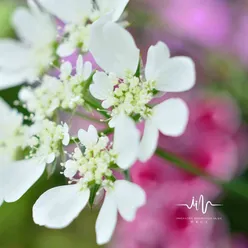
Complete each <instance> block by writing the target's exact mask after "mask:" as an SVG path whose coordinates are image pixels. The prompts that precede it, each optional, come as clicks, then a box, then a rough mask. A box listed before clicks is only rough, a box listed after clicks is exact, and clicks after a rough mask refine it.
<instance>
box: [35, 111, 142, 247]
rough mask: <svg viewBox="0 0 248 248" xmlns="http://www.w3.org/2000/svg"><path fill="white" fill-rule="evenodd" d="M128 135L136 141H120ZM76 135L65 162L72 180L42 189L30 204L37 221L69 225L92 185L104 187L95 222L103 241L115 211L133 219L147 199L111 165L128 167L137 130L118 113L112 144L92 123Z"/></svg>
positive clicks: (54, 225) (135, 147) (134, 151)
mask: <svg viewBox="0 0 248 248" xmlns="http://www.w3.org/2000/svg"><path fill="white" fill-rule="evenodd" d="M119 124H120V125H122V126H123V125H125V127H126V132H125V133H121V132H120V129H122V127H121V128H120V129H118V127H119ZM134 130H135V132H134ZM131 136H132V137H135V140H136V142H134V143H132V144H129V147H128V148H127V143H126V142H122V141H125V137H128V138H129V137H131ZM78 137H79V140H80V144H78V147H77V148H76V149H75V150H74V153H73V154H72V156H71V159H70V160H68V161H67V162H66V163H65V165H64V166H65V171H64V175H65V176H66V177H68V178H69V179H70V180H71V181H72V182H75V184H73V185H68V186H61V187H56V188H53V189H51V190H48V191H47V192H45V193H44V194H43V195H42V196H41V197H40V198H39V199H38V200H37V202H36V203H35V205H34V207H33V218H34V221H35V223H36V224H39V225H41V226H46V227H49V228H64V227H66V226H68V225H69V224H70V223H71V222H72V221H73V220H74V219H75V218H76V217H77V216H78V215H79V213H80V212H81V211H82V210H83V208H84V207H85V206H86V204H87V202H88V201H89V199H90V192H91V186H93V185H98V192H100V191H101V190H102V189H104V190H105V191H106V196H105V200H104V203H103V206H102V208H101V211H100V213H99V216H98V219H97V222H96V233H97V243H98V244H104V243H107V242H108V241H109V240H110V238H111V236H112V234H113V231H114V228H115V225H116V222H117V212H119V213H120V215H121V216H122V217H123V218H124V219H125V220H127V221H133V220H134V218H135V214H136V211H137V210H138V208H140V207H141V206H143V205H144V204H145V202H146V196H145V193H144V191H143V190H142V189H141V188H140V187H139V186H138V185H135V184H133V183H130V182H127V181H125V180H115V178H114V176H113V173H112V170H111V166H119V167H120V168H122V169H127V168H129V167H130V166H131V165H132V163H133V162H134V161H135V160H136V158H137V153H138V148H139V132H138V130H137V129H135V123H134V122H133V121H132V120H131V119H129V118H127V117H125V116H124V115H121V116H120V117H119V119H118V120H117V127H116V130H115V133H114V144H113V146H111V144H110V143H109V139H108V137H106V136H101V137H99V136H98V134H97V130H96V129H95V127H94V126H92V125H91V126H89V128H88V131H85V130H82V129H81V130H79V132H78ZM75 175H77V176H76V177H75ZM58 206H59V207H58Z"/></svg>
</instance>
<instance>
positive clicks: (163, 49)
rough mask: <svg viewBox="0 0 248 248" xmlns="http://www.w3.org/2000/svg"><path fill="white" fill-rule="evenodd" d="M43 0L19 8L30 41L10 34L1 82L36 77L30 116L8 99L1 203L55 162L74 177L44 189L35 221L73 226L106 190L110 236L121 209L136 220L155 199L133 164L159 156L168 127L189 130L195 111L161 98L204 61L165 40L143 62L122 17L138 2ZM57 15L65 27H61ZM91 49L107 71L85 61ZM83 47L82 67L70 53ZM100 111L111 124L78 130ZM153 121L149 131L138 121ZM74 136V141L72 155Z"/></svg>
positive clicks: (0, 51) (191, 78)
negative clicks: (173, 51)
mask: <svg viewBox="0 0 248 248" xmlns="http://www.w3.org/2000/svg"><path fill="white" fill-rule="evenodd" d="M38 2H39V6H40V7H38V6H37V5H36V4H35V2H34V1H32V0H29V1H28V4H29V7H30V10H28V9H26V8H19V9H17V11H16V12H15V13H14V18H13V24H14V27H15V28H16V30H17V33H18V36H19V37H20V39H21V40H22V42H18V41H14V40H1V41H0V55H1V56H0V57H1V58H0V88H1V89H4V88H8V87H12V86H15V85H18V84H22V83H28V84H29V85H24V86H23V87H22V88H21V90H20V91H19V94H18V96H19V100H18V101H17V102H18V103H19V105H21V106H22V107H24V108H26V110H27V112H28V114H27V116H24V117H23V116H22V115H21V114H19V113H18V112H17V111H16V110H11V109H10V107H8V106H7V105H6V104H5V103H4V102H3V101H1V103H0V108H1V112H2V113H3V116H4V119H3V121H1V125H3V127H2V128H1V131H0V154H1V156H3V157H4V161H6V162H4V165H3V166H1V167H0V203H2V202H3V201H6V202H13V201H16V200H18V199H19V198H20V197H21V196H22V195H23V194H24V193H25V192H26V191H27V190H28V189H29V188H30V187H31V186H32V185H33V184H34V183H35V182H36V181H37V180H38V179H39V178H40V176H41V175H42V174H43V172H44V170H45V169H46V168H47V170H48V168H50V167H51V166H52V168H53V170H52V172H54V173H55V172H56V166H58V167H59V168H60V170H61V174H62V175H63V176H65V178H66V179H67V180H68V185H64V186H58V187H55V188H53V189H50V190H48V191H47V192H45V193H44V194H42V195H41V196H40V197H39V199H38V200H37V201H36V203H35V204H34V207H33V219H34V222H35V223H37V224H38V225H41V226H46V227H49V228H63V227H66V226H68V225H69V224H70V223H71V222H72V221H73V220H74V219H75V218H76V217H77V216H78V214H79V213H80V212H81V211H82V209H83V208H85V206H86V204H87V203H88V204H89V205H90V206H92V205H93V204H94V203H95V202H96V198H97V196H98V195H103V196H104V200H103V204H102V206H101V210H100V212H99V215H98V218H97V221H96V235H97V243H98V244H105V243H107V242H108V241H109V240H110V239H111V236H112V234H113V232H114V229H115V226H116V223H117V216H118V213H119V214H120V215H121V216H122V218H123V219H124V220H126V221H129V222H131V221H133V220H134V219H135V216H136V212H137V210H138V209H139V208H140V207H142V206H143V205H145V203H146V194H145V192H144V190H143V189H142V188H141V187H140V186H138V185H136V184H134V183H132V182H130V178H129V177H128V174H129V172H130V168H131V167H132V165H133V164H134V163H135V162H136V161H137V160H140V161H147V160H148V159H150V158H151V157H152V156H153V154H154V152H155V150H156V148H157V143H158V136H159V132H161V133H163V134H165V135H169V136H179V135H181V134H182V133H183V132H184V130H185V128H186V125H187V122H188V115H189V113H188V108H187V106H186V104H185V103H184V101H183V100H181V99H179V98H169V99H166V100H164V98H160V97H161V96H162V95H164V94H165V93H167V92H183V91H186V90H189V89H190V88H192V87H193V86H194V83H195V68H194V63H193V61H192V60H191V59H190V58H188V57H174V58H171V57H170V51H169V49H168V47H167V46H166V45H165V44H164V43H163V42H158V43H157V44H156V45H154V46H151V47H150V48H149V51H148V55H147V60H146V65H145V66H144V68H143V62H142V58H141V55H140V51H139V49H138V48H137V47H136V44H135V41H134V39H133V37H132V36H131V34H130V33H129V32H128V31H127V30H125V27H124V26H125V25H124V24H123V23H118V22H117V21H118V20H121V15H122V13H123V11H124V9H125V7H126V5H127V3H128V0H119V1H109V0H96V1H93V0H84V1H78V0H71V1H68V0H61V1H60V2H59V3H58V2H57V1H55V0H38ZM55 17H56V18H57V19H59V20H60V21H61V22H63V25H62V26H63V27H58V28H57V29H56V22H55ZM41 30H43V31H44V32H43V31H42V32H41ZM6 51H8V53H6ZM88 51H89V52H91V54H92V55H93V57H94V59H95V61H96V62H97V64H98V66H99V67H101V69H102V70H101V71H100V70H93V68H92V67H93V66H92V64H91V63H90V62H89V61H84V60H85V58H83V55H84V54H86V53H87V52H88ZM73 52H76V53H77V54H78V59H77V63H76V68H73V65H72V64H71V63H70V62H68V61H64V60H63V59H61V57H64V56H67V55H70V54H72V53H73ZM10 54H11V56H10ZM55 65H56V66H58V67H59V73H57V72H54V68H53V67H54V66H55ZM56 74H58V75H57V76H56ZM155 98H156V99H159V103H158V104H157V103H156V102H157V101H154V99H155ZM82 109H83V111H84V113H81V112H80V110H82ZM93 111H94V112H98V114H99V115H101V116H102V117H101V122H102V123H103V125H105V126H106V129H104V130H100V131H98V130H97V129H96V127H94V126H93V125H91V124H90V125H89V127H88V129H87V130H84V129H80V130H79V131H78V137H75V136H73V135H72V130H71V125H72V122H73V117H74V116H76V115H80V116H81V117H85V119H92V117H90V116H89V115H90V114H91V113H92V112H93ZM61 112H62V113H63V112H66V113H68V112H69V113H70V117H69V119H68V120H66V122H67V123H64V122H61V121H62V119H60V118H62V117H63V121H65V120H64V118H65V117H64V116H65V115H63V114H62V115H61V114H60V113H61ZM98 121H99V120H98ZM143 122H144V123H145V128H144V132H143V133H141V132H140V130H139V129H138V127H137V124H139V123H143ZM109 134H113V135H109ZM69 144H70V145H72V146H74V150H73V152H72V153H69V152H68V150H67V146H68V145H69ZM116 171H118V173H121V174H122V175H123V177H117V176H116V173H115V172H116ZM10 173H11V175H12V176H11V178H9V177H8V174H10ZM120 178H122V179H120ZM123 178H125V179H123ZM58 206H59V207H58Z"/></svg>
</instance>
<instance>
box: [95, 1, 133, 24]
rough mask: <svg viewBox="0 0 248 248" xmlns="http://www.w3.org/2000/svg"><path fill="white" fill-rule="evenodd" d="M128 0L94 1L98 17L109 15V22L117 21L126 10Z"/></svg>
mask: <svg viewBox="0 0 248 248" xmlns="http://www.w3.org/2000/svg"><path fill="white" fill-rule="evenodd" d="M128 2H129V0H96V3H97V6H98V8H99V11H100V16H104V15H106V14H107V13H111V20H112V21H113V22H115V21H117V20H118V19H119V18H120V16H121V15H122V13H123V11H124V9H125V8H126V6H127V4H128Z"/></svg>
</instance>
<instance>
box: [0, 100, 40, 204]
mask: <svg viewBox="0 0 248 248" xmlns="http://www.w3.org/2000/svg"><path fill="white" fill-rule="evenodd" d="M0 112H1V114H2V118H1V124H0V125H1V129H0V130H1V132H0V155H1V166H0V205H1V204H2V202H3V201H6V202H13V201H16V200H18V199H19V198H20V197H21V196H22V195H23V194H24V193H25V192H26V191H27V190H28V189H29V187H30V186H31V185H33V184H34V182H35V181H36V180H37V179H38V178H39V177H40V175H41V174H42V172H43V171H44V168H43V166H40V165H39V164H38V161H37V159H35V160H34V159H31V160H20V159H23V152H24V151H23V149H22V148H23V143H24V142H25V140H26V136H25V133H26V130H27V129H28V127H27V126H25V125H23V116H22V115H21V114H19V113H18V112H17V111H15V110H13V109H11V108H10V107H9V106H8V105H7V104H6V103H5V102H4V101H3V100H2V99H1V100H0Z"/></svg>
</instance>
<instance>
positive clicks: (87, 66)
mask: <svg viewBox="0 0 248 248" xmlns="http://www.w3.org/2000/svg"><path fill="white" fill-rule="evenodd" d="M91 73H92V64H91V63H90V62H89V61H86V62H85V64H84V69H83V76H84V80H87V79H88V78H89V77H90V75H91Z"/></svg>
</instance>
